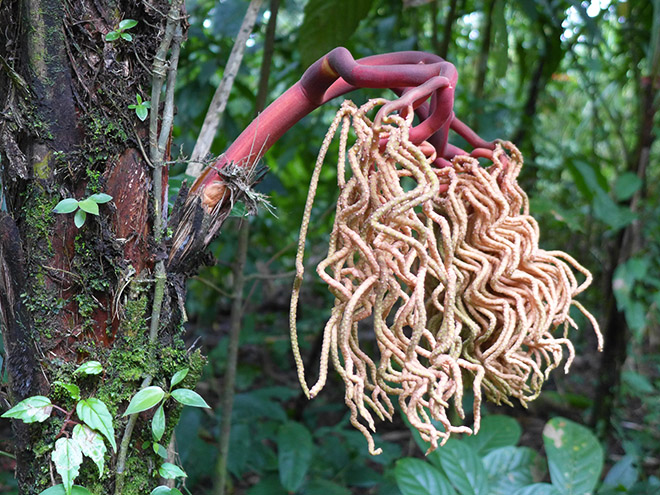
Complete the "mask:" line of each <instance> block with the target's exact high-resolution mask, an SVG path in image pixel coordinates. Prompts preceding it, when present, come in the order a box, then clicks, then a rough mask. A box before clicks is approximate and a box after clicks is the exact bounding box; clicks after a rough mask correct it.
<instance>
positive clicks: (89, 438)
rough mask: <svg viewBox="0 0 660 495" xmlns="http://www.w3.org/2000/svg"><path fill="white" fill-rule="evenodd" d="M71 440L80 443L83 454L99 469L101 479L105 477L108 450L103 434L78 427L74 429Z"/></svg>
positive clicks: (81, 426)
mask: <svg viewBox="0 0 660 495" xmlns="http://www.w3.org/2000/svg"><path fill="white" fill-rule="evenodd" d="M71 438H72V439H73V440H74V441H76V442H78V445H79V446H80V450H82V453H83V454H84V455H86V456H87V457H89V458H90V459H91V460H92V461H94V464H96V467H97V468H98V469H99V478H100V477H101V476H103V465H104V456H105V453H106V450H107V449H106V447H105V442H103V437H102V436H101V434H100V433H98V432H96V431H94V430H92V429H91V428H88V427H87V426H83V425H76V426H74V427H73V435H72V436H71Z"/></svg>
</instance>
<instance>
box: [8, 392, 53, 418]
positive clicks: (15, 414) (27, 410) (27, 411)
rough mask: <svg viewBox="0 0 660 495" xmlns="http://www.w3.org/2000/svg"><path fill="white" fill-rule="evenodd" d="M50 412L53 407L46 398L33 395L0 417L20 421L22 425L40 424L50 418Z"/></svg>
mask: <svg viewBox="0 0 660 495" xmlns="http://www.w3.org/2000/svg"><path fill="white" fill-rule="evenodd" d="M52 410H53V405H52V403H51V402H50V399H49V398H48V397H44V396H43V395H34V396H32V397H28V398H27V399H24V400H22V401H21V402H19V403H18V404H16V405H15V406H14V407H12V408H11V409H10V410H9V411H5V412H4V413H3V414H2V416H0V417H2V418H16V419H20V420H22V421H23V423H41V422H43V421H46V420H47V419H48V418H49V417H50V413H51V412H52Z"/></svg>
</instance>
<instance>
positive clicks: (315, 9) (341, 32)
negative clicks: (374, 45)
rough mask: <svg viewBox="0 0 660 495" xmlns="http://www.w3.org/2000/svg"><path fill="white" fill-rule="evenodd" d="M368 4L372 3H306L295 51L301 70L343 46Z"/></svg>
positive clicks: (323, 0)
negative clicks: (297, 51) (302, 67)
mask: <svg viewBox="0 0 660 495" xmlns="http://www.w3.org/2000/svg"><path fill="white" fill-rule="evenodd" d="M372 4H373V0H335V1H333V2H328V1H327V0H309V2H307V4H306V5H305V16H304V18H303V23H302V25H301V26H300V30H299V40H300V41H299V44H298V49H299V51H300V58H301V62H302V64H303V66H304V67H307V66H309V65H310V64H312V63H313V62H314V61H316V60H317V59H319V58H321V57H322V56H323V55H325V54H326V53H327V52H329V51H330V50H332V49H333V48H335V47H337V46H344V45H345V44H346V42H347V41H348V39H349V38H350V37H351V36H352V35H353V33H354V32H355V31H356V29H357V27H358V24H360V21H361V20H362V19H364V18H365V17H366V15H367V14H368V13H369V10H371V5H372Z"/></svg>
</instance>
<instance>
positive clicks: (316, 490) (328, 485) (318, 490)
mask: <svg viewBox="0 0 660 495" xmlns="http://www.w3.org/2000/svg"><path fill="white" fill-rule="evenodd" d="M305 495H351V491H350V490H349V489H348V488H346V487H345V486H342V485H340V484H338V483H334V482H332V481H330V480H324V479H320V478H317V479H313V480H311V481H310V482H309V483H308V484H307V486H306V487H305Z"/></svg>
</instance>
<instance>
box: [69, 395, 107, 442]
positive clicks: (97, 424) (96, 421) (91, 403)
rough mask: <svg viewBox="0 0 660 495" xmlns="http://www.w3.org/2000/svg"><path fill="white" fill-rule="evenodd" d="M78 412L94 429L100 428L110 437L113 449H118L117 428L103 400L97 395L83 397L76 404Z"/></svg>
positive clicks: (82, 419)
mask: <svg viewBox="0 0 660 495" xmlns="http://www.w3.org/2000/svg"><path fill="white" fill-rule="evenodd" d="M76 414H78V417H79V418H80V420H81V421H82V422H83V423H85V424H86V425H87V426H89V427H90V428H92V429H93V430H98V431H100V432H101V434H102V435H103V436H104V437H105V438H107V439H108V442H110V445H111V446H112V450H114V451H115V452H116V451H117V442H116V441H115V428H114V427H113V426H112V416H111V415H110V411H108V407H107V406H106V405H105V404H104V403H103V401H102V400H100V399H97V398H95V397H90V398H89V399H83V400H81V401H80V402H78V404H77V405H76Z"/></svg>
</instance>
